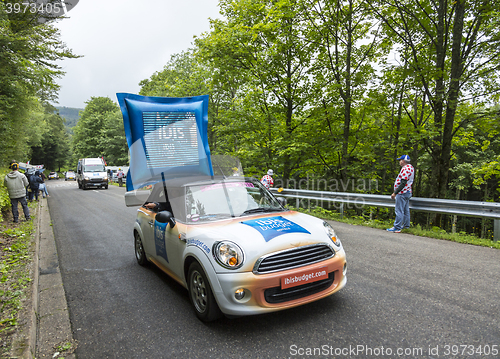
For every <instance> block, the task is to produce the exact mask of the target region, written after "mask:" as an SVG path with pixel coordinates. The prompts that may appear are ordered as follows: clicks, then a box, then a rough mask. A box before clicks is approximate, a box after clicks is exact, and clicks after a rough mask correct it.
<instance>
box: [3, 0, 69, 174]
mask: <svg viewBox="0 0 500 359" xmlns="http://www.w3.org/2000/svg"><path fill="white" fill-rule="evenodd" d="M16 2H18V3H21V2H22V1H19V0H12V1H9V3H16ZM53 21H54V20H49V21H46V22H39V21H38V15H37V14H32V13H31V12H29V11H27V12H19V13H15V12H11V13H7V11H6V3H5V1H2V2H0V156H1V157H0V162H1V163H0V164H2V165H5V164H7V163H8V162H9V161H10V160H11V159H16V160H17V161H27V160H29V158H30V154H31V153H30V148H31V147H32V146H33V145H35V146H36V145H38V144H39V143H40V140H41V138H42V137H43V136H44V135H45V134H46V131H47V127H46V126H44V125H45V123H44V121H43V120H42V117H44V109H43V105H44V104H46V103H48V101H50V100H54V99H55V98H56V94H57V90H58V89H59V86H58V85H57V83H56V80H57V78H59V77H61V76H62V75H63V72H62V71H61V68H60V67H59V66H58V65H57V64H56V61H57V60H61V59H64V58H73V57H76V56H75V55H74V54H73V53H72V52H71V51H70V50H69V49H67V48H66V46H65V45H64V44H63V43H62V42H61V41H60V38H59V33H58V30H57V29H56V28H55V27H54V25H53Z"/></svg>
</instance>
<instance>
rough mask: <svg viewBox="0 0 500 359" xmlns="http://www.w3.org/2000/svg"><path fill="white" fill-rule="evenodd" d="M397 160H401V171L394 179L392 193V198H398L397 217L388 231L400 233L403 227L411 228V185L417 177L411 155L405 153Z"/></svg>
mask: <svg viewBox="0 0 500 359" xmlns="http://www.w3.org/2000/svg"><path fill="white" fill-rule="evenodd" d="M397 160H399V165H400V166H401V171H399V174H398V176H397V177H396V180H395V181H394V186H393V187H394V190H393V193H392V194H391V198H392V199H395V200H396V207H395V212H396V219H395V220H394V226H393V227H392V228H388V229H387V231H389V232H394V233H400V232H401V229H405V228H410V198H411V196H412V188H411V185H412V184H413V179H414V178H415V169H414V168H413V166H412V165H411V164H410V156H408V155H403V156H401V157H399V158H397Z"/></svg>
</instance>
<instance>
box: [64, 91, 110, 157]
mask: <svg viewBox="0 0 500 359" xmlns="http://www.w3.org/2000/svg"><path fill="white" fill-rule="evenodd" d="M85 103H86V106H85V109H84V110H83V111H82V113H81V116H80V119H79V120H78V123H77V124H76V126H75V127H74V135H73V151H74V154H75V156H76V158H82V157H101V156H104V153H105V148H104V143H103V141H102V138H103V137H104V135H103V133H104V130H105V128H106V123H107V122H106V119H107V118H108V116H110V115H111V114H113V113H115V112H117V111H119V107H118V105H117V104H116V103H114V102H113V101H111V99H110V98H109V97H91V99H90V100H89V101H87V102H85Z"/></svg>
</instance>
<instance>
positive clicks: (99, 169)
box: [84, 165, 105, 172]
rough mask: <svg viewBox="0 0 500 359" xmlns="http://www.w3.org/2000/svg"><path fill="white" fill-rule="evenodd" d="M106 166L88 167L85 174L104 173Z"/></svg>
mask: <svg viewBox="0 0 500 359" xmlns="http://www.w3.org/2000/svg"><path fill="white" fill-rule="evenodd" d="M104 171H105V169H104V165H86V166H85V169H84V172H104Z"/></svg>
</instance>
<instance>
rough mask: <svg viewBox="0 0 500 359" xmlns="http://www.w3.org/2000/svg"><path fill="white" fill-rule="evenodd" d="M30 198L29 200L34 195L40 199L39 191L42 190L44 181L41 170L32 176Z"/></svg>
mask: <svg viewBox="0 0 500 359" xmlns="http://www.w3.org/2000/svg"><path fill="white" fill-rule="evenodd" d="M29 182H30V188H31V193H30V198H29V200H30V201H32V200H33V196H34V197H35V199H36V200H37V201H38V192H39V191H40V183H43V180H42V177H40V172H39V171H36V172H35V174H34V175H32V176H31V177H30V181H29Z"/></svg>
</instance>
